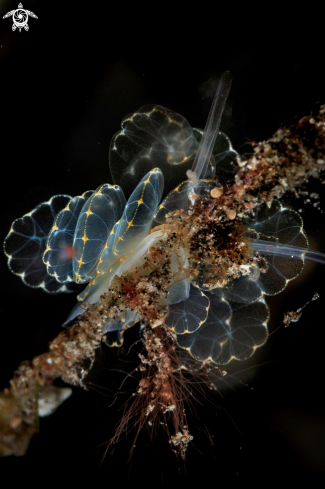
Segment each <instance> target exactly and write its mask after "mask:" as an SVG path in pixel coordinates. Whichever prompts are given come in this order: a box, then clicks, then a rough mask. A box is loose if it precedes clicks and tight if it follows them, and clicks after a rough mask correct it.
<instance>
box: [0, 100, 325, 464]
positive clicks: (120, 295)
mask: <svg viewBox="0 0 325 489" xmlns="http://www.w3.org/2000/svg"><path fill="white" fill-rule="evenodd" d="M324 150H325V107H324V106H323V107H321V109H320V113H319V115H318V116H317V117H315V118H311V117H303V118H302V119H301V120H300V121H299V122H298V123H297V124H295V125H293V126H291V127H289V128H285V127H282V128H281V129H279V130H278V131H277V132H276V134H275V135H274V136H273V137H272V138H271V139H269V140H268V141H266V142H262V143H258V144H254V155H253V156H252V157H251V158H250V159H248V160H247V161H241V162H240V168H239V170H238V173H237V175H236V177H235V182H234V183H233V184H232V185H228V186H227V185H225V186H224V187H223V188H221V185H220V184H219V183H217V184H216V188H215V189H213V190H212V192H211V195H208V196H204V197H200V198H197V199H196V200H195V202H194V204H193V205H192V206H191V207H190V208H189V210H188V211H186V212H185V211H184V212H182V210H177V211H175V212H172V213H170V214H168V215H167V219H166V223H165V224H164V225H162V226H161V230H162V238H161V239H160V240H157V241H156V242H155V246H152V247H150V248H149V249H148V250H147V252H146V254H145V255H144V256H143V257H142V258H141V260H140V263H139V264H135V265H134V266H133V267H132V268H131V269H130V270H128V271H127V272H125V273H124V274H123V275H122V276H120V277H118V276H115V277H114V278H113V280H112V282H111V284H110V289H109V290H108V291H107V292H106V293H105V294H103V295H102V296H101V298H100V299H99V301H98V302H97V303H96V304H94V305H89V304H87V303H84V304H85V308H87V309H86V310H85V312H84V313H83V314H82V315H81V316H79V317H78V319H77V320H76V321H75V323H74V324H73V325H72V326H70V327H69V328H67V329H65V330H64V331H62V332H61V333H60V334H59V335H58V336H57V338H55V339H54V340H53V341H52V342H51V343H50V345H49V351H48V352H47V353H44V354H42V355H39V356H37V357H35V358H34V359H33V360H31V361H27V362H23V363H22V364H21V365H20V366H19V368H18V370H17V371H16V372H15V374H14V377H13V379H12V380H11V381H10V387H8V388H6V389H5V390H4V391H3V392H2V393H1V394H0V455H2V456H6V455H23V454H24V453H26V451H27V448H28V446H29V442H30V439H31V438H32V436H33V435H34V433H35V432H37V425H38V415H40V416H41V415H47V414H50V413H51V412H54V410H55V409H56V407H57V406H58V405H59V404H60V403H61V402H63V400H65V399H66V398H67V397H68V396H69V394H70V390H69V389H65V390H64V391H62V390H60V389H59V388H57V387H55V386H53V381H54V380H55V379H57V378H61V379H63V380H64V381H65V382H66V383H67V384H71V385H75V386H80V387H84V379H85V377H86V376H87V374H88V372H89V370H90V369H91V367H92V365H93V363H94V360H95V351H96V349H97V348H98V346H99V345H100V343H101V341H102V340H103V339H104V337H103V334H104V332H105V325H106V324H107V322H109V321H110V319H114V320H116V319H119V318H121V319H123V316H124V314H125V311H126V310H127V309H128V310H130V309H131V310H136V312H137V318H138V319H139V320H141V322H142V323H143V325H144V330H143V344H144V350H143V353H142V354H141V355H140V364H139V370H140V371H141V373H142V379H141V380H140V383H139V386H138V390H137V392H136V393H135V396H134V403H133V404H132V405H131V407H130V412H129V414H128V416H129V417H128V419H131V418H132V419H133V420H134V421H136V422H137V423H138V427H139V430H140V429H141V427H142V426H143V425H144V424H145V423H146V422H148V425H149V426H152V425H153V424H154V423H160V420H161V419H162V420H163V423H160V424H166V423H169V424H170V425H171V426H172V429H173V431H174V433H173V434H172V435H170V437H169V441H170V444H171V447H172V448H173V449H175V451H176V452H177V453H179V454H180V455H181V456H182V457H184V456H185V452H186V448H187V445H188V443H189V442H190V441H191V439H192V437H191V435H190V433H189V431H188V428H187V423H186V417H185V413H184V406H183V401H182V400H180V397H181V396H180V395H179V391H178V387H177V385H176V383H175V379H174V366H173V361H172V359H173V358H175V344H176V340H175V336H174V333H173V332H172V331H171V330H170V329H169V328H168V327H167V326H166V325H165V316H166V311H167V308H166V306H164V299H166V297H167V294H168V291H169V289H170V287H171V286H172V285H173V284H175V283H177V282H178V281H180V280H183V279H184V278H188V279H190V280H191V281H192V282H194V283H195V282H196V281H200V282H203V283H205V284H206V283H208V285H211V284H212V285H213V286H219V287H221V286H223V285H225V284H226V283H227V281H228V280H229V278H230V276H232V277H234V276H236V274H237V276H239V274H240V273H243V272H241V271H240V270H242V269H243V268H244V267H240V265H242V264H249V263H250V262H251V248H250V243H249V239H248V238H247V237H246V236H245V228H244V225H243V223H242V218H243V216H244V215H245V213H247V212H248V211H252V210H253V209H254V207H256V206H258V205H260V204H261V203H263V202H265V203H270V202H272V199H274V198H280V197H281V196H282V195H283V194H284V193H286V192H288V191H289V192H293V193H294V194H295V195H296V196H297V195H300V194H301V188H302V187H303V185H304V184H305V183H306V182H307V180H308V178H309V177H310V176H312V177H315V178H319V177H320V174H321V172H322V170H323V169H325V151H324ZM221 218H222V219H221ZM212 238H213V239H212ZM175 256H176V257H178V258H177V259H178V260H179V266H178V268H177V269H176V270H175V267H174V268H173V269H172V266H171V263H172V260H173V257H174V258H175ZM225 257H227V258H228V260H224V258H225ZM207 262H208V266H207ZM226 262H227V265H225V263H226ZM230 265H231V266H230ZM165 303H166V302H165ZM173 355H174V356H173ZM137 403H138V404H137ZM139 406H141V409H142V411H141V412H142V414H141V416H142V417H141V419H138V420H136V416H139V411H140V409H139ZM126 422H127V421H126ZM123 426H124V425H123V424H122V425H121V427H119V428H118V429H117V431H116V433H115V435H114V437H113V441H114V442H115V441H117V440H118V438H119V436H120V434H121V432H122V429H123ZM170 429H171V427H170V428H169V429H168V430H166V431H168V432H169V431H170Z"/></svg>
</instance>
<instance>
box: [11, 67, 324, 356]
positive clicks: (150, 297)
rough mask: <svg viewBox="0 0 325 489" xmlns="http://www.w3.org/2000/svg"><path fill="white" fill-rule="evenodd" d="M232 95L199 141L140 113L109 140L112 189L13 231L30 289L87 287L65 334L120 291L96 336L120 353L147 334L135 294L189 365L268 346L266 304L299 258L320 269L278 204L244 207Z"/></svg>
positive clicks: (162, 118)
mask: <svg viewBox="0 0 325 489" xmlns="http://www.w3.org/2000/svg"><path fill="white" fill-rule="evenodd" d="M230 86H231V76H230V74H229V73H225V74H223V75H222V77H221V81H220V85H219V88H218V90H217V93H216V96H215V98H214V101H213V104H212V108H211V111H210V114H209V118H208V121H207V124H206V128H205V130H204V132H202V131H201V130H199V129H192V128H191V126H190V125H189V123H188V122H187V121H186V119H184V118H183V117H182V116H180V115H179V114H176V113H175V112H173V111H170V110H168V109H165V108H163V107H161V106H146V107H142V108H141V109H139V110H138V111H137V112H136V113H135V114H133V115H131V116H128V117H127V118H125V119H124V120H123V121H122V130H121V131H119V132H118V133H116V134H115V136H114V137H113V139H112V143H111V147H110V153H109V158H110V169H111V173H112V176H113V180H114V182H115V184H114V185H110V184H103V185H101V186H100V187H98V189H97V190H96V191H95V192H93V191H87V192H85V193H84V194H82V195H81V196H77V197H74V198H71V197H69V196H55V197H52V199H51V200H50V201H49V202H48V203H43V204H40V206H38V207H37V208H36V209H35V210H33V211H32V212H30V213H29V214H27V215H26V216H24V217H23V218H21V219H18V220H16V221H15V222H14V223H13V225H12V229H11V230H10V233H9V234H8V236H7V238H6V240H5V243H4V249H5V252H6V254H7V256H8V258H9V260H8V261H9V266H10V268H11V270H12V271H13V272H14V273H16V274H17V275H20V276H21V278H22V279H23V280H24V282H25V283H26V284H27V285H30V286H32V287H41V288H43V289H44V290H45V291H47V292H62V291H63V292H68V291H70V290H71V285H72V284H71V283H73V282H76V283H88V285H87V286H86V288H85V290H84V291H83V292H82V293H81V294H79V304H77V305H76V306H75V308H74V309H73V310H72V312H71V314H70V315H69V317H68V318H67V321H66V323H65V324H68V323H69V322H71V321H72V320H74V319H75V318H76V317H77V316H79V315H80V314H82V313H83V312H84V311H85V308H87V307H88V304H96V303H98V301H100V300H101V297H102V296H103V295H105V294H106V296H107V294H108V293H109V292H110V293H111V295H112V296H113V295H114V293H113V290H112V287H117V288H118V290H119V291H120V293H121V294H122V295H124V296H125V299H126V300H125V301H124V302H125V303H124V305H123V307H121V304H120V303H119V301H116V300H115V299H114V301H115V302H114V301H113V302H114V304H115V305H114V308H113V309H114V313H108V314H107V317H106V318H105V320H103V322H102V332H103V334H111V333H115V335H116V334H118V335H119V341H118V343H119V344H120V343H121V342H122V341H123V339H122V336H123V331H124V330H125V329H127V328H128V327H130V326H132V325H133V324H135V323H136V322H138V321H142V322H143V323H146V319H147V318H146V317H145V316H146V313H144V309H143V304H144V302H145V301H144V300H142V299H140V298H139V291H140V292H141V293H142V295H143V296H144V295H145V296H146V297H147V301H148V302H150V301H151V304H150V305H152V304H154V305H155V307H156V308H157V311H156V313H155V314H154V313H153V311H152V307H150V308H149V309H150V310H151V312H150V315H151V318H152V321H153V322H154V324H156V323H155V321H158V322H159V321H160V320H161V318H162V317H163V320H164V322H165V324H166V325H167V326H168V328H170V330H171V331H173V332H174V333H175V335H176V338H177V343H178V345H179V346H180V347H181V348H184V349H186V350H187V351H188V352H189V353H190V354H191V355H192V356H193V357H194V358H196V359H198V360H200V361H201V362H207V361H213V362H215V363H218V364H225V363H228V362H229V361H231V360H232V359H237V360H243V359H245V358H248V357H249V356H251V355H252V354H253V352H254V351H255V349H256V348H257V347H258V346H261V345H262V344H263V343H264V342H265V341H266V338H267V321H268V317H269V313H268V307H267V305H266V303H265V300H264V296H265V295H274V294H277V293H279V292H280V291H281V290H283V289H284V287H285V286H286V284H287V283H288V281H289V280H292V279H293V278H295V277H296V276H297V275H298V274H299V273H300V272H301V270H302V268H303V263H304V258H305V257H307V258H310V259H314V260H316V259H318V260H319V261H324V258H323V257H322V255H321V254H319V255H318V256H317V257H316V255H315V254H312V253H310V252H309V251H308V250H307V247H308V241H307V238H306V236H305V234H304V231H303V224H302V220H301V218H300V216H299V215H298V214H297V213H296V212H295V211H293V210H290V209H287V208H284V207H283V206H282V205H281V204H280V203H279V202H278V201H277V200H276V199H271V200H270V201H269V202H266V204H264V203H263V202H264V201H265V199H261V200H260V201H257V199H253V200H252V201H251V202H250V204H249V205H247V202H244V199H241V197H242V196H243V192H244V190H243V188H244V187H243V188H242V189H241V190H240V192H239V186H238V181H236V178H237V175H238V172H240V171H242V170H241V169H240V167H242V166H243V165H242V164H240V166H238V162H239V161H240V157H239V155H238V154H237V153H236V152H235V151H234V150H233V148H232V146H231V142H230V140H229V139H228V138H227V136H226V135H224V134H223V133H221V132H219V126H220V120H221V116H222V112H223V110H224V107H225V103H226V99H227V95H228V93H229V90H230ZM186 174H187V175H188V179H186ZM216 177H217V180H216ZM118 183H119V184H120V185H121V186H122V187H123V185H124V184H125V188H126V193H127V194H130V193H131V195H130V197H129V199H128V200H126V198H125V196H124V192H123V190H122V188H121V187H120V186H119V185H118ZM164 184H167V190H168V195H167V196H166V197H165V199H164V200H163V201H162V202H161V198H162V195H163V192H164ZM132 188H133V189H134V190H133V191H132V192H131V189H132ZM245 191H246V190H245ZM162 254H164V259H162ZM288 256H290V259H288ZM157 263H158V265H159V267H162V268H161V269H160V271H159V270H158V268H159V267H158V268H157V266H156V265H157ZM153 270H155V272H154V275H155V278H153ZM166 275H168V280H165V278H166ZM161 276H164V277H165V278H164V279H161ZM122 277H124V278H125V282H127V285H126V289H125V290H124V289H123V286H122V285H121V283H120V282H119V278H122ZM158 277H160V278H158ZM157 280H158V282H159V283H158V282H157ZM131 283H132V285H131ZM116 284H119V285H118V286H117V285H116ZM158 285H159V287H158ZM113 302H112V301H111V303H113ZM117 303H119V306H117V305H116V304H117ZM147 309H148V308H147ZM153 318H155V319H153ZM158 318H159V320H158ZM113 343H114V342H113ZM114 344H115V343H114Z"/></svg>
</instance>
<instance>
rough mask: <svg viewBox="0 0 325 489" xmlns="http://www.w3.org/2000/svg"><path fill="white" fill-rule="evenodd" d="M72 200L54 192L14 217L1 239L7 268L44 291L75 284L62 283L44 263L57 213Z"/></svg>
mask: <svg viewBox="0 0 325 489" xmlns="http://www.w3.org/2000/svg"><path fill="white" fill-rule="evenodd" d="M70 200H71V197H70V196H69V195H54V196H53V197H52V198H51V199H50V200H49V201H48V202H42V203H41V204H39V205H38V206H37V207H36V208H35V209H33V210H32V211H31V212H29V213H28V214H25V215H24V216H23V217H21V218H19V219H16V220H15V221H14V222H13V223H12V226H11V229H10V231H9V234H8V235H7V237H6V239H5V241H4V245H3V248H4V252H5V254H6V255H7V258H8V266H9V268H10V270H11V271H12V272H13V273H14V274H16V275H18V276H19V277H20V278H21V279H22V281H23V282H24V283H25V284H26V285H28V286H29V287H35V288H37V287H39V288H41V289H43V290H44V291H45V292H49V293H59V292H71V291H73V290H75V287H73V288H72V287H71V286H69V285H65V284H62V283H60V282H58V281H57V280H56V278H55V277H52V276H50V275H49V274H48V273H47V269H46V265H45V264H44V263H43V254H44V252H45V249H46V240H47V237H48V234H49V233H50V231H51V229H52V226H53V224H54V221H55V219H56V216H57V214H58V213H59V212H60V211H61V210H62V209H63V208H64V207H65V206H66V205H67V204H68V202H69V201H70Z"/></svg>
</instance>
